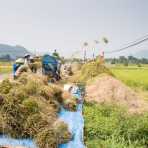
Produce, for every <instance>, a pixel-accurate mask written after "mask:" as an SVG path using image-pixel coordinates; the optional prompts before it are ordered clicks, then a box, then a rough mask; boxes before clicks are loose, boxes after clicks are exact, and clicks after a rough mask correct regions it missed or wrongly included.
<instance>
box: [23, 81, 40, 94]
mask: <svg viewBox="0 0 148 148" xmlns="http://www.w3.org/2000/svg"><path fill="white" fill-rule="evenodd" d="M41 86H42V85H40V84H39V83H38V82H37V81H33V80H30V81H28V82H27V84H26V85H25V86H23V87H22V89H23V90H24V91H25V92H26V93H27V94H28V95H36V94H37V93H38V91H39V90H40V88H41Z"/></svg>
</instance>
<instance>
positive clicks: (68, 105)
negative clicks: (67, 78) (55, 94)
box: [62, 91, 77, 111]
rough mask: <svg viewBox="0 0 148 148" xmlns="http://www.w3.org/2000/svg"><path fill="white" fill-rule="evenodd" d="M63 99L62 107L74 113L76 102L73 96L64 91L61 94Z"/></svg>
mask: <svg viewBox="0 0 148 148" xmlns="http://www.w3.org/2000/svg"><path fill="white" fill-rule="evenodd" d="M62 98H63V107H64V108H65V109H67V110H70V111H76V109H77V101H76V98H75V97H74V96H72V95H71V94H70V93H69V92H67V91H64V92H63V94H62Z"/></svg>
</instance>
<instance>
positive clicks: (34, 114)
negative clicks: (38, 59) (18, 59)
mask: <svg viewBox="0 0 148 148" xmlns="http://www.w3.org/2000/svg"><path fill="white" fill-rule="evenodd" d="M13 84H16V85H13ZM0 88H1V89H0V93H1V94H0V120H1V121H3V123H2V122H1V123H0V133H2V134H7V135H8V136H11V137H13V138H28V137H29V138H30V137H32V138H34V139H35V141H37V144H38V145H37V146H38V147H39V148H49V147H50V148H55V147H57V146H58V144H60V143H64V142H67V141H69V140H70V139H71V134H70V133H69V131H68V128H67V125H66V124H65V123H63V122H60V123H59V124H55V121H57V119H58V114H57V113H58V112H59V110H60V103H61V102H64V99H65V98H63V97H62V89H61V88H60V87H58V86H56V85H53V84H50V85H48V84H47V81H46V80H45V79H44V77H41V76H38V75H37V74H27V73H24V74H22V75H21V76H20V78H19V79H18V80H16V82H14V81H13V82H10V81H9V80H4V81H3V82H2V83H1V84H0Z"/></svg>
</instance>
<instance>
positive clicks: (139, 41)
mask: <svg viewBox="0 0 148 148" xmlns="http://www.w3.org/2000/svg"><path fill="white" fill-rule="evenodd" d="M147 40H148V35H145V36H143V37H141V38H139V39H137V40H135V41H133V42H130V43H128V44H126V46H125V47H123V48H120V49H117V50H112V51H107V52H105V53H107V54H108V53H109V54H110V53H115V52H120V51H123V50H126V49H128V48H130V47H133V46H136V45H138V44H141V43H142V42H145V41H147Z"/></svg>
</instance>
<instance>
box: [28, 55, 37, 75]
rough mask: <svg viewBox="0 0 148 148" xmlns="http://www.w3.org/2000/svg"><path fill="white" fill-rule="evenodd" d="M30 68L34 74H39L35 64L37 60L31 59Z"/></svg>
mask: <svg viewBox="0 0 148 148" xmlns="http://www.w3.org/2000/svg"><path fill="white" fill-rule="evenodd" d="M29 68H30V69H31V71H32V72H33V73H37V65H36V63H35V59H34V58H33V57H30V60H29Z"/></svg>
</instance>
